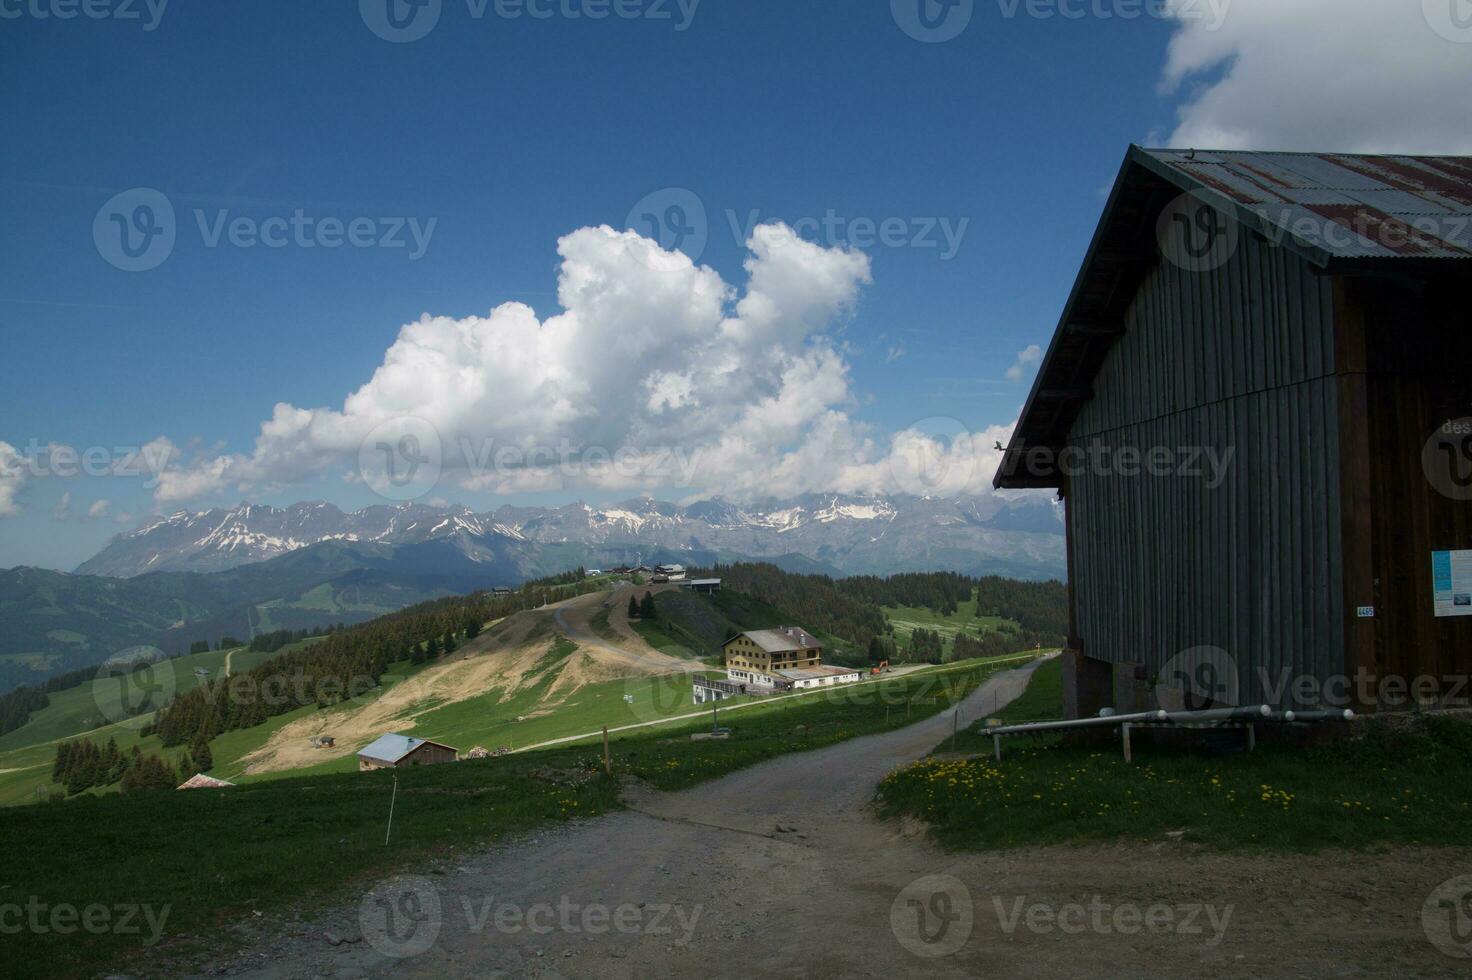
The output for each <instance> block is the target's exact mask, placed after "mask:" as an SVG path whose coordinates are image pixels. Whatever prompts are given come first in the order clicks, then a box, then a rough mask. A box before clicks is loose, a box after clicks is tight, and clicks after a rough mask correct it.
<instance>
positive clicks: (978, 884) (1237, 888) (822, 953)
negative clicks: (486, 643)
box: [211, 665, 1472, 980]
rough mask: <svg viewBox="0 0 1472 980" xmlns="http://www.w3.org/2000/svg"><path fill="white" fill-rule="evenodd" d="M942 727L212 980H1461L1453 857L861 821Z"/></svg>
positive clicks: (630, 815)
mask: <svg viewBox="0 0 1472 980" xmlns="http://www.w3.org/2000/svg"><path fill="white" fill-rule="evenodd" d="M1035 666H1036V665H1029V666H1028V667H1027V668H1022V669H1019V670H1015V671H1011V672H1008V673H1006V674H1002V675H998V676H997V677H996V678H994V679H993V680H992V681H990V682H989V683H988V684H987V685H985V686H984V687H982V688H981V689H980V690H979V691H977V692H976V693H975V694H973V695H972V696H971V697H970V698H969V699H968V700H967V701H966V702H965V703H964V704H963V705H962V708H961V712H962V719H963V720H972V719H974V718H975V717H978V716H979V715H981V714H983V713H986V712H989V711H991V710H994V708H995V706H996V705H998V704H1002V703H1005V702H1006V701H1008V700H1010V699H1011V698H1012V697H1014V696H1015V695H1016V694H1017V693H1019V692H1020V691H1021V689H1022V687H1023V686H1024V685H1025V682H1026V679H1027V676H1028V674H1029V673H1030V671H1031V669H1033V667H1035ZM951 724H952V719H951V716H950V715H949V713H947V714H943V715H940V716H937V717H935V718H931V719H928V720H926V721H924V722H921V723H919V724H916V725H914V726H911V727H909V728H906V729H903V730H900V731H896V732H891V733H888V734H885V735H879V736H873V737H868V738H862V739H855V740H853V741H850V742H846V743H842V744H839V745H834V746H831V747H829V748H827V749H823V750H820V751H816V752H811V753H806V754H796V755H791V756H785V757H782V758H779V759H775V760H773V761H771V762H769V763H765V764H763V765H760V766H756V767H753V768H751V769H748V770H745V771H743V772H739V773H736V774H733V775H731V776H729V777H726V778H724V779H721V780H718V781H715V782H712V783H707V784H705V785H702V786H698V787H696V788H694V789H691V790H688V791H685V792H682V793H675V794H659V793H653V792H649V791H644V792H639V791H634V792H632V793H631V794H630V796H629V798H628V799H629V802H630V804H631V806H632V809H631V810H630V811H628V812H623V813H618V814H613V815H610V816H606V817H602V818H599V819H596V820H592V821H589V822H587V823H584V824H581V825H575V826H569V827H565V828H560V829H559V830H557V831H555V832H551V833H547V834H544V835H542V836H540V837H539V838H537V839H534V840H530V841H526V842H522V843H521V844H520V845H517V846H510V847H506V848H502V849H498V850H495V851H490V852H486V853H483V854H480V855H477V856H475V857H473V858H470V859H466V860H463V861H461V862H457V863H455V864H453V865H448V866H445V867H440V868H432V869H421V870H422V871H423V872H424V876H423V877H413V876H408V877H401V878H397V879H394V880H392V881H390V882H386V883H384V884H383V885H381V886H380V888H378V889H376V890H375V892H374V893H371V894H370V895H368V896H364V901H363V902H362V903H361V904H356V903H355V904H351V905H348V906H344V907H343V908H341V909H338V910H336V912H335V913H334V914H332V915H329V916H327V917H326V918H324V919H323V920H319V921H317V922H315V923H312V924H311V925H305V926H298V927H293V928H290V929H287V930H284V931H278V932H277V934H275V935H270V936H262V937H261V938H260V942H259V944H258V945H257V946H256V947H255V948H254V949H253V950H251V951H250V952H249V953H247V954H246V955H244V956H242V957H239V958H236V959H234V960H232V961H230V962H229V963H226V964H220V965H219V966H220V967H222V968H223V969H225V970H226V971H227V972H228V973H230V974H231V975H235V974H242V975H246V976H253V977H261V978H281V977H309V976H332V977H378V976H390V975H392V976H395V977H425V978H429V977H434V978H440V977H462V976H464V977H477V978H479V977H500V976H508V977H521V976H528V977H549V978H555V977H567V978H629V980H636V978H637V980H643V978H648V977H697V976H707V977H712V976H713V977H791V978H803V980H823V978H833V980H840V978H848V977H886V978H888V977H912V976H923V977H955V978H960V977H988V978H993V977H998V978H1005V977H1026V978H1029V980H1046V978H1053V977H1125V976H1129V977H1138V976H1150V977H1162V976H1179V977H1238V976H1251V977H1327V976H1336V977H1367V976H1457V975H1460V974H1459V973H1458V967H1459V966H1460V965H1461V964H1460V963H1459V962H1458V961H1455V960H1451V959H1448V958H1446V957H1445V956H1443V955H1442V954H1441V953H1439V952H1437V951H1436V950H1435V949H1434V948H1433V947H1432V946H1431V945H1430V944H1429V943H1428V942H1427V940H1426V939H1425V937H1424V935H1423V934H1422V928H1421V920H1420V913H1421V906H1422V903H1423V901H1424V900H1425V898H1426V896H1427V895H1428V894H1429V892H1430V891H1431V889H1432V888H1433V887H1434V886H1436V885H1437V884H1438V883H1440V882H1441V881H1442V880H1443V879H1445V878H1446V877H1447V876H1448V875H1450V874H1454V873H1457V872H1456V871H1455V870H1454V869H1456V868H1458V867H1461V868H1462V870H1464V871H1465V870H1472V869H1469V868H1468V867H1467V865H1468V863H1469V862H1468V854H1467V853H1466V852H1465V851H1462V850H1452V849H1440V850H1431V849H1426V850H1417V851H1406V850H1400V851H1397V852H1395V853H1394V854H1388V855H1360V854H1356V855H1342V854H1325V855H1318V856H1315V857H1281V856H1250V855H1242V854H1232V855H1222V854H1213V853H1209V852H1203V851H1200V850H1197V849H1195V848H1191V847H1188V846H1183V845H1181V844H1179V843H1174V842H1171V841H1169V840H1162V841H1159V842H1155V843H1138V844H1128V845H1108V846H1100V847H1057V848H1047V849H1028V850H1022V851H1006V852H994V853H984V854H946V853H942V852H940V851H938V850H936V849H935V848H933V847H932V846H930V845H929V844H928V843H927V842H926V841H925V840H924V839H923V838H922V837H921V836H919V835H918V834H916V833H915V832H913V831H911V830H908V829H906V828H902V827H897V826H894V825H890V824H885V823H881V822H879V821H877V820H875V819H874V817H873V816H872V814H871V813H870V812H869V810H868V808H867V806H866V803H867V801H868V800H869V799H870V798H871V795H872V793H873V789H874V786H875V784H876V782H877V781H878V780H879V779H880V778H881V777H882V776H883V775H884V773H885V772H887V771H888V770H889V769H890V768H891V767H893V766H895V765H899V764H902V763H904V762H906V761H908V760H911V759H914V758H916V757H918V756H920V755H923V754H924V753H926V752H927V751H929V750H930V749H931V748H932V747H934V746H935V745H936V744H937V743H939V742H940V741H941V740H942V739H943V738H944V737H945V736H946V735H947V734H949V732H950V726H951ZM1147 916H1148V917H1149V918H1148V921H1149V922H1151V923H1153V926H1152V927H1150V928H1147V927H1145V926H1143V925H1142V922H1143V921H1147V919H1146V917H1147ZM328 933H330V934H331V935H330V937H328ZM324 937H327V938H324ZM333 940H336V941H337V943H336V944H335V945H334V944H333ZM211 972H213V970H212V971H211Z"/></svg>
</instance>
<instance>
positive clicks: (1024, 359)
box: [1007, 344, 1043, 381]
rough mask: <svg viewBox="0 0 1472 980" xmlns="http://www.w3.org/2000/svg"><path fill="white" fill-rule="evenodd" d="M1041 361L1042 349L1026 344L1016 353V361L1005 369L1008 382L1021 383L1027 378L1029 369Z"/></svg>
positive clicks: (1035, 345)
mask: <svg viewBox="0 0 1472 980" xmlns="http://www.w3.org/2000/svg"><path fill="white" fill-rule="evenodd" d="M1042 359H1043V349H1042V348H1041V347H1039V346H1038V345H1037V344H1028V345H1027V346H1026V347H1025V348H1023V349H1022V350H1020V351H1018V352H1017V360H1016V361H1014V362H1013V364H1012V366H1011V367H1009V368H1008V369H1007V380H1008V381H1021V380H1022V379H1023V378H1025V377H1027V372H1028V369H1029V368H1030V367H1032V366H1033V365H1034V364H1037V363H1038V362H1039V361H1041V360H1042Z"/></svg>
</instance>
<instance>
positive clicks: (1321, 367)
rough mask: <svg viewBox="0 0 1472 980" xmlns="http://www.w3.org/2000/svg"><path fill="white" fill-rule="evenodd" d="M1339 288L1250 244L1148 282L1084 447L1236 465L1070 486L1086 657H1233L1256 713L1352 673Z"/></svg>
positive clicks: (1112, 362) (1101, 383) (1089, 415)
mask: <svg viewBox="0 0 1472 980" xmlns="http://www.w3.org/2000/svg"><path fill="white" fill-rule="evenodd" d="M1333 311H1334V305H1333V288H1332V280H1331V279H1329V278H1328V277H1321V276H1318V275H1316V274H1315V273H1314V272H1313V271H1312V270H1311V269H1310V268H1309V267H1308V265H1307V264H1306V263H1304V262H1303V261H1302V260H1301V259H1299V258H1297V257H1296V256H1294V255H1293V254H1292V253H1290V252H1287V251H1285V250H1283V249H1276V248H1272V247H1270V246H1268V245H1266V244H1265V243H1261V242H1259V241H1257V240H1255V239H1253V238H1250V237H1247V238H1244V239H1243V240H1242V241H1241V243H1240V245H1239V247H1238V248H1237V250H1236V252H1235V254H1234V255H1233V257H1232V258H1231V259H1230V260H1229V261H1228V262H1227V263H1226V264H1225V265H1224V266H1223V267H1222V268H1220V269H1217V270H1214V271H1211V272H1190V271H1184V270H1182V269H1179V268H1177V267H1175V266H1173V265H1171V264H1169V263H1168V262H1164V261H1162V262H1161V264H1160V265H1159V266H1158V267H1157V268H1155V269H1154V270H1152V271H1151V272H1150V273H1149V274H1148V275H1147V276H1146V278H1145V280H1144V282H1143V283H1142V284H1141V287H1140V290H1139V292H1138V293H1137V294H1136V296H1135V299H1134V301H1133V303H1132V305H1131V307H1130V310H1129V312H1128V314H1127V316H1126V325H1127V332H1126V334H1125V336H1124V337H1122V338H1121V339H1119V340H1118V341H1117V342H1116V343H1115V345H1114V347H1113V348H1112V349H1111V350H1110V352H1109V354H1108V356H1107V358H1106V359H1105V361H1104V364H1103V367H1102V369H1101V370H1100V372H1099V374H1098V376H1097V377H1096V378H1095V380H1094V390H1095V392H1096V393H1097V394H1096V396H1095V398H1094V399H1093V400H1092V401H1091V402H1090V403H1089V404H1087V405H1086V406H1085V407H1084V409H1083V411H1082V412H1081V414H1080V415H1079V418H1078V420H1077V422H1076V423H1075V424H1074V426H1073V430H1072V433H1071V435H1070V439H1069V443H1070V446H1072V447H1074V448H1075V449H1076V450H1083V451H1088V450H1089V449H1090V447H1093V446H1099V447H1107V448H1108V449H1109V450H1111V452H1117V451H1118V450H1119V449H1121V448H1131V449H1134V450H1137V451H1138V452H1140V453H1141V454H1142V457H1144V456H1145V454H1148V453H1149V452H1150V450H1151V449H1152V448H1153V447H1165V448H1166V449H1168V450H1170V451H1171V453H1172V466H1175V465H1176V464H1177V463H1179V462H1180V461H1182V460H1183V459H1185V456H1184V453H1186V452H1189V451H1191V447H1200V448H1206V447H1210V449H1211V450H1212V451H1214V452H1215V453H1217V454H1218V458H1226V454H1228V453H1231V454H1233V455H1232V456H1231V465H1230V467H1229V468H1228V469H1227V470H1226V474H1225V480H1224V481H1223V482H1222V483H1221V485H1220V486H1216V487H1214V488H1213V487H1211V486H1209V482H1210V477H1211V468H1210V465H1209V464H1208V463H1207V461H1206V460H1205V459H1198V460H1197V465H1198V467H1199V469H1200V472H1199V473H1198V474H1195V475H1191V474H1177V475H1170V476H1150V475H1146V474H1144V473H1142V474H1141V475H1138V476H1133V477H1127V476H1120V475H1109V474H1105V473H1103V472H1092V471H1091V467H1089V466H1084V467H1083V471H1082V472H1077V473H1075V474H1074V475H1073V476H1072V477H1071V479H1070V481H1069V507H1070V510H1071V512H1072V515H1071V516H1073V517H1074V522H1073V533H1074V538H1075V540H1074V542H1073V549H1074V554H1073V560H1074V565H1073V577H1074V588H1075V590H1076V595H1077V607H1078V608H1077V617H1078V631H1079V634H1080V638H1081V640H1082V646H1083V653H1084V654H1085V655H1086V656H1089V657H1094V658H1097V659H1101V660H1107V661H1112V662H1116V663H1118V662H1135V663H1143V664H1145V665H1146V666H1147V667H1148V668H1150V673H1151V676H1154V675H1155V673H1156V672H1158V670H1159V669H1160V668H1161V667H1162V666H1163V665H1164V664H1165V663H1166V662H1167V661H1169V660H1171V658H1173V657H1175V656H1176V655H1178V654H1180V653H1182V652H1184V651H1186V650H1189V649H1191V648H1194V647H1200V646H1214V647H1219V648H1221V649H1223V650H1225V651H1227V653H1229V654H1230V655H1231V656H1232V657H1233V658H1235V660H1236V663H1237V666H1238V676H1239V683H1240V695H1241V699H1242V700H1244V701H1278V702H1286V701H1287V700H1289V699H1290V697H1291V694H1289V693H1285V694H1284V695H1283V697H1280V698H1271V697H1269V696H1268V693H1269V689H1270V688H1271V687H1273V686H1276V685H1277V684H1278V683H1279V682H1280V680H1281V678H1282V676H1283V675H1284V673H1285V672H1286V673H1287V674H1290V675H1296V674H1300V673H1307V674H1312V675H1314V676H1316V677H1326V676H1328V675H1331V674H1338V673H1341V672H1342V671H1343V669H1344V665H1343V650H1344V621H1345V620H1344V616H1345V608H1344V601H1343V587H1342V580H1341V571H1340V569H1341V567H1342V566H1341V562H1340V543H1341V539H1340V521H1339V517H1340V499H1339V486H1338V479H1339V477H1338V474H1339V471H1340V467H1339V442H1338V435H1337V434H1338V431H1339V429H1338V421H1337V415H1338V395H1337V390H1336V384H1335V379H1334V370H1335V365H1334V322H1333V315H1334V314H1333Z"/></svg>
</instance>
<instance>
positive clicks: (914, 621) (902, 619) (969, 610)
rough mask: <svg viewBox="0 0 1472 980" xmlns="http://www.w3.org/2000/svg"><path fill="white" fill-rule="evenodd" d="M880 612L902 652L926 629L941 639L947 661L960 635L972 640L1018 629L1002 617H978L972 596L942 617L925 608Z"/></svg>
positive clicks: (906, 608) (894, 607) (895, 608)
mask: <svg viewBox="0 0 1472 980" xmlns="http://www.w3.org/2000/svg"><path fill="white" fill-rule="evenodd" d="M881 608H882V609H883V611H884V615H885V616H886V617H888V619H889V622H890V625H892V626H893V627H894V638H895V642H896V643H898V644H899V645H900V647H901V648H904V647H905V646H906V645H907V644H908V643H909V641H910V636H911V634H913V633H914V632H915V630H917V629H926V630H930V631H932V632H935V633H939V634H940V635H941V637H942V638H943V639H944V641H945V651H946V656H947V657H949V656H950V654H951V649H952V647H954V646H955V643H956V637H957V635H959V634H962V633H969V634H970V635H972V636H982V635H983V634H986V633H995V632H998V631H1001V632H1009V633H1011V632H1016V631H1017V630H1018V629H1020V626H1019V625H1018V623H1017V621H1016V620H1014V619H1008V618H1006V617H1004V616H978V615H977V614H976V597H975V596H974V595H973V596H972V597H971V598H970V599H966V600H964V601H963V602H960V603H958V604H957V608H956V611H955V612H953V613H950V614H942V613H939V612H936V611H935V610H934V609H927V608H925V607H924V606H882V607H881Z"/></svg>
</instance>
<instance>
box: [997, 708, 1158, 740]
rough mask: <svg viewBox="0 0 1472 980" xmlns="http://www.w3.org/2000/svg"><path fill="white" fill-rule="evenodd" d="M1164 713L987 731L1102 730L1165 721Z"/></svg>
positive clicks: (1010, 733) (1040, 722) (998, 733)
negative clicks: (1135, 723) (1103, 728)
mask: <svg viewBox="0 0 1472 980" xmlns="http://www.w3.org/2000/svg"><path fill="white" fill-rule="evenodd" d="M1166 717H1167V713H1166V712H1164V711H1144V712H1141V713H1139V714H1134V715H1105V716H1104V717H1102V718H1072V719H1069V720H1067V721H1033V722H1028V723H1027V724H1025V725H1004V726H1001V727H998V728H988V729H986V734H988V735H1016V734H1019V733H1022V732H1048V731H1064V730H1066V729H1069V728H1101V727H1106V726H1111V725H1122V724H1126V723H1129V722H1152V721H1164V720H1165V719H1166Z"/></svg>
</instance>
